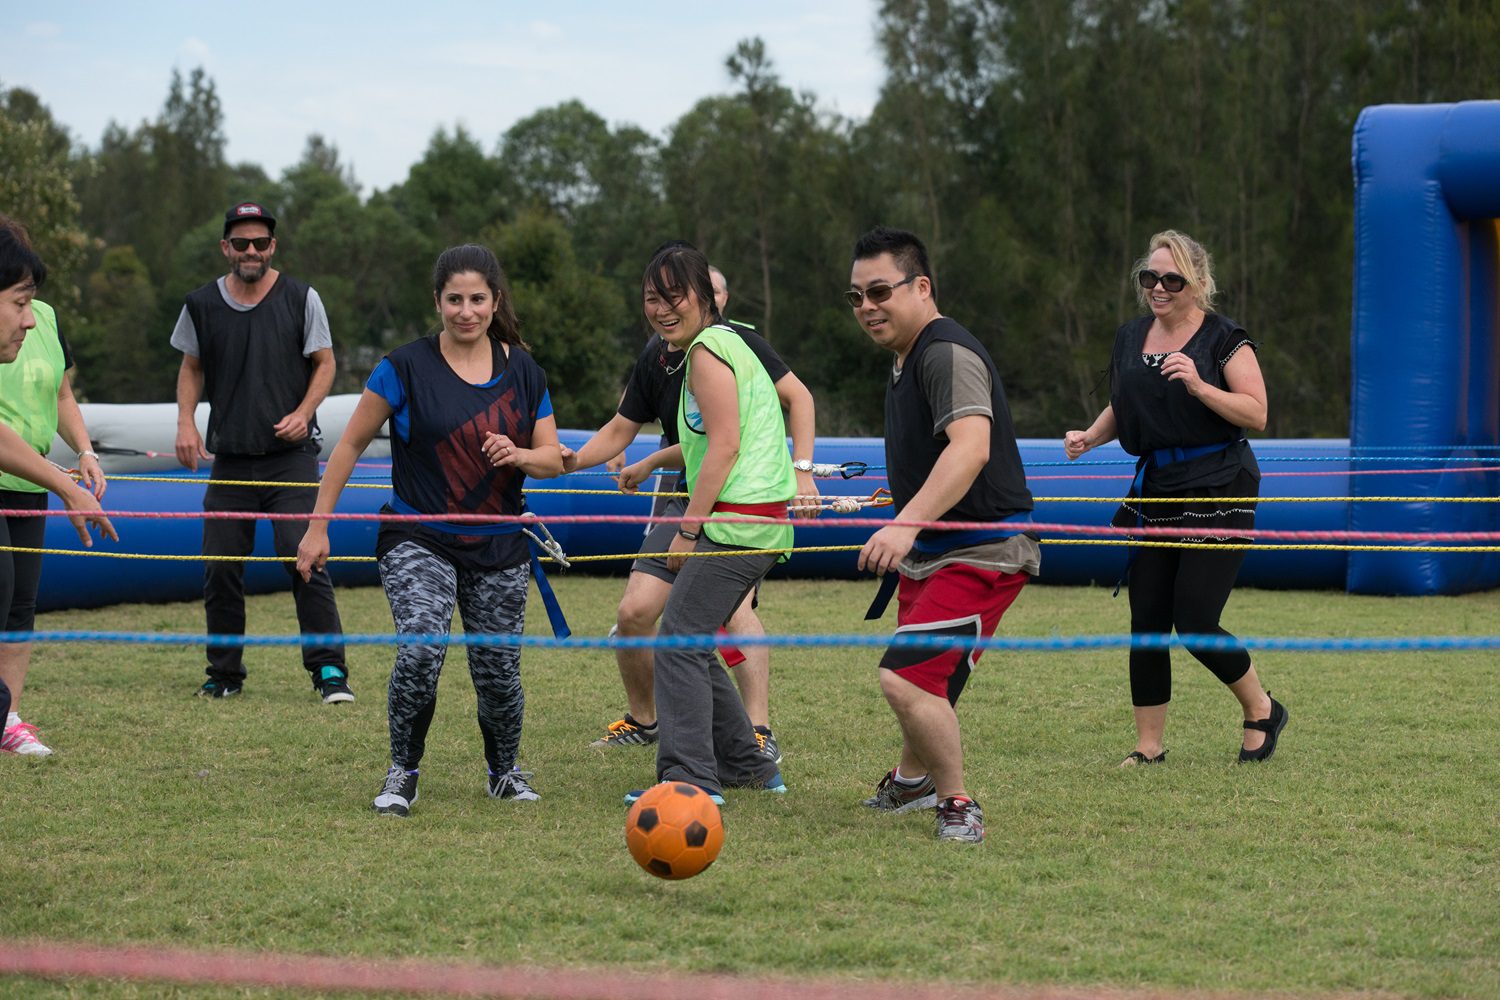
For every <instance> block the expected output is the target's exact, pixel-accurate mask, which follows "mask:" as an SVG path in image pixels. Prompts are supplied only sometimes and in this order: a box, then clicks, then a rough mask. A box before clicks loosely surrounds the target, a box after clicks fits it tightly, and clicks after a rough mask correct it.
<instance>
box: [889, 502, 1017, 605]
mask: <svg viewBox="0 0 1500 1000" xmlns="http://www.w3.org/2000/svg"><path fill="white" fill-rule="evenodd" d="M1000 523H1002V524H1030V523H1031V511H1029V510H1028V511H1023V512H1021V513H1020V514H1012V515H1011V516H1010V517H1006V518H1002V519H1001V521H1000ZM1025 532H1026V529H1025V528H1013V529H1009V530H1007V529H1005V528H975V529H973V530H971V531H945V532H943V533H942V535H941V536H940V537H939V538H938V539H933V540H924V539H922V538H920V537H918V538H917V540H916V541H914V542H912V546H911V547H912V548H913V549H915V550H916V551H918V552H920V553H922V554H923V555H941V554H942V553H944V552H950V551H952V550H953V549H965V548H969V547H970V546H973V545H983V544H984V543H986V542H998V541H1001V540H1002V539H1006V538H1014V537H1015V536H1016V535H1020V534H1024V533H1025ZM900 583H901V574H900V573H899V572H898V571H896V570H894V569H893V570H891V571H890V572H889V573H887V574H885V575H884V576H882V577H881V578H880V589H879V590H877V591H876V592H875V600H873V601H871V602H870V609H869V610H868V611H866V612H865V621H874V620H876V619H877V618H880V617H881V616H882V615H884V614H885V609H886V608H887V607H888V606H890V603H891V598H892V597H894V596H895V594H896V587H897V586H898V585H899V584H900Z"/></svg>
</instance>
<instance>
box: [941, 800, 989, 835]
mask: <svg viewBox="0 0 1500 1000" xmlns="http://www.w3.org/2000/svg"><path fill="white" fill-rule="evenodd" d="M937 839H938V840H953V841H957V842H959V843H964V844H980V843H983V842H984V810H983V809H981V808H979V803H978V802H975V801H974V800H973V799H960V798H951V799H944V800H943V802H942V805H940V806H938V807H937Z"/></svg>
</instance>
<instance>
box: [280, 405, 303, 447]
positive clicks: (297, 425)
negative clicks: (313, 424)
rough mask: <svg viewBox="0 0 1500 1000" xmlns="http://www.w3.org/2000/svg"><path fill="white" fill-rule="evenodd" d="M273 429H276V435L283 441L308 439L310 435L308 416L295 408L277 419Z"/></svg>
mask: <svg viewBox="0 0 1500 1000" xmlns="http://www.w3.org/2000/svg"><path fill="white" fill-rule="evenodd" d="M273 430H275V431H276V436H277V437H279V438H281V440H283V441H303V440H306V438H307V435H308V429H307V418H306V417H304V416H302V414H300V413H298V412H297V411H296V410H293V411H292V412H291V413H288V414H287V415H286V416H284V417H282V418H281V419H280V420H278V421H276V426H275V427H274V428H273Z"/></svg>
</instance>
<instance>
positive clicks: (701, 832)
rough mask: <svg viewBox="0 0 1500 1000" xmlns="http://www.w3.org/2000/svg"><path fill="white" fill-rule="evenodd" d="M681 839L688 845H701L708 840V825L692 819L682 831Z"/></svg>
mask: <svg viewBox="0 0 1500 1000" xmlns="http://www.w3.org/2000/svg"><path fill="white" fill-rule="evenodd" d="M682 839H683V840H684V841H686V842H687V845H688V846H689V847H702V846H703V843H704V841H706V840H708V827H706V826H704V825H703V824H702V823H700V822H698V821H697V820H693V821H692V822H691V823H689V824H688V828H687V829H686V830H683V831H682Z"/></svg>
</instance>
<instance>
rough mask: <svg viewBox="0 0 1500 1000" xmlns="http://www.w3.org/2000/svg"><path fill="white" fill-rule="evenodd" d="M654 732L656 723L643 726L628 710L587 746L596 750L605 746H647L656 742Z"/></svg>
mask: <svg viewBox="0 0 1500 1000" xmlns="http://www.w3.org/2000/svg"><path fill="white" fill-rule="evenodd" d="M656 733H657V730H656V723H654V722H653V723H652V724H651V725H649V726H643V725H641V724H640V723H639V722H636V721H635V719H633V718H631V716H630V713H629V712H626V713H625V718H623V719H620V720H619V721H618V722H611V723H610V724H609V731H608V732H606V733H605V734H604V735H603V736H601V737H599V738H598V739H597V740H595V741H594V742H592V743H590V744H589V746H591V747H593V748H594V749H596V750H603V749H605V748H607V747H632V746H647V745H649V744H652V743H655V742H656Z"/></svg>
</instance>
